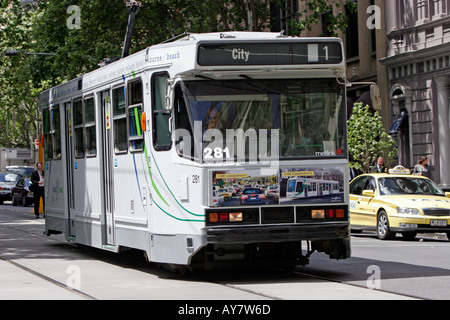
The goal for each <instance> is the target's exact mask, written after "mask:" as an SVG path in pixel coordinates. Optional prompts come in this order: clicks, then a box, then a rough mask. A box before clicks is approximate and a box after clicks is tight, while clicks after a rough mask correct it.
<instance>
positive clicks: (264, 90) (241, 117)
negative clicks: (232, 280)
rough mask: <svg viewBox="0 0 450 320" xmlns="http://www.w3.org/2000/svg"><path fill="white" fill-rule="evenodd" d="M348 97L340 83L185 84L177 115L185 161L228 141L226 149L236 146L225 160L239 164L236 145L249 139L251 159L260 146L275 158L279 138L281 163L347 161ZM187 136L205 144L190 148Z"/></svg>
mask: <svg viewBox="0 0 450 320" xmlns="http://www.w3.org/2000/svg"><path fill="white" fill-rule="evenodd" d="M342 93H343V87H342V86H341V85H339V84H338V83H337V82H336V80H335V79H301V80H298V79H288V80H280V79H273V80H250V79H248V80H233V81H231V80H228V81H214V80H210V81H209V80H208V81H187V82H182V83H180V84H179V85H178V86H177V88H176V91H175V94H176V98H175V108H174V109H175V125H176V129H183V130H182V131H181V132H184V134H179V135H178V136H177V137H176V142H175V143H176V145H177V146H178V152H179V154H180V156H184V157H189V158H192V159H197V160H198V159H204V155H205V154H204V152H205V150H206V149H205V146H207V145H208V143H210V142H211V141H215V142H217V140H218V139H220V138H222V139H223V141H224V143H223V148H224V149H225V148H226V146H227V144H226V143H225V141H228V142H230V141H234V142H235V143H234V144H232V146H233V147H232V148H231V150H229V149H227V150H226V151H227V153H226V154H225V153H224V156H226V157H234V158H238V157H239V152H238V151H236V148H237V147H236V146H237V145H238V143H236V139H238V137H240V136H239V133H243V137H244V141H243V143H244V144H245V148H244V149H245V151H244V152H245V158H247V159H248V158H249V157H251V154H250V153H251V150H252V147H254V146H255V144H256V147H257V148H260V149H261V148H262V147H264V148H266V150H268V153H270V152H271V150H273V149H271V145H273V139H271V137H272V136H273V135H276V137H277V139H278V142H277V148H278V150H277V151H276V152H277V153H278V154H277V155H276V156H277V157H278V158H279V159H295V158H320V157H345V156H346V155H347V150H346V141H345V139H346V134H345V130H346V126H345V121H346V116H345V113H346V110H345V108H344V104H343V97H342ZM194 128H195V130H194ZM179 132H180V131H179ZM186 135H190V136H194V135H197V136H200V138H197V139H192V140H191V141H189V143H188V144H187V142H188V141H186V140H187V138H186ZM181 136H183V137H181ZM241 136H242V135H241ZM211 137H213V138H211ZM230 137H231V138H230ZM255 137H256V139H257V141H254V140H255ZM227 139H228V140H227ZM194 141H196V142H194ZM181 142H182V143H181ZM180 143H181V144H180ZM264 143H267V146H263V144H264ZM186 145H189V146H190V147H189V148H187V147H186ZM216 145H217V143H216ZM228 146H229V144H228ZM216 151H217V150H216ZM216 153H217V152H216ZM192 155H194V156H192Z"/></svg>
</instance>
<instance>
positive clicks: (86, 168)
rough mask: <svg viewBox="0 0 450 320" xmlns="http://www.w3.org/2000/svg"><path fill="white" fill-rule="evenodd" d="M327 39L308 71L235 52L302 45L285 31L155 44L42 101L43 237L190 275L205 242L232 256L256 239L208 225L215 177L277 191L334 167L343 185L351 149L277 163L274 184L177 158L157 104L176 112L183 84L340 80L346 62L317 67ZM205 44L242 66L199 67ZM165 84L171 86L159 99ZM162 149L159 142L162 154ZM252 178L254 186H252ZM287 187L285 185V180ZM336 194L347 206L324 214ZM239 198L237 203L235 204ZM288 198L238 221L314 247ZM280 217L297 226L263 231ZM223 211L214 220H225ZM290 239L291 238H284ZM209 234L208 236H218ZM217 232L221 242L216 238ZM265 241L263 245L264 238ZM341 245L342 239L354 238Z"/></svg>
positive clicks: (242, 168) (247, 167)
mask: <svg viewBox="0 0 450 320" xmlns="http://www.w3.org/2000/svg"><path fill="white" fill-rule="evenodd" d="M326 40H330V39H328V38H325V40H324V39H316V42H314V41H313V45H312V47H311V50H312V53H310V54H311V56H310V57H309V58H311V60H312V61H313V63H311V64H306V63H304V64H286V65H285V64H276V65H275V64H274V65H259V64H254V65H251V64H245V63H246V61H245V60H246V59H247V60H248V59H249V54H250V53H248V51H245V50H244V49H240V48H241V47H240V46H239V43H240V42H246V43H255V44H256V43H270V44H272V45H273V44H274V43H275V44H276V43H284V42H289V43H294V42H296V41H300V39H299V38H290V37H282V36H280V34H278V33H247V32H230V33H226V34H219V33H213V34H192V35H188V36H186V37H184V38H182V39H180V40H177V41H174V42H170V43H165V44H159V45H155V46H152V47H150V48H148V49H146V50H142V51H140V52H137V53H135V54H133V55H131V56H129V57H126V58H124V59H121V60H119V61H117V62H114V63H111V64H109V65H106V66H104V67H102V68H100V69H98V70H95V71H92V72H90V73H88V74H86V75H83V76H82V77H80V78H77V79H74V80H72V81H69V82H67V83H64V84H62V85H60V86H57V87H54V88H52V89H49V90H47V91H45V92H43V93H42V94H41V97H40V107H41V109H42V110H43V112H44V121H45V119H47V122H48V123H49V124H51V125H49V126H48V128H47V129H45V130H44V131H45V132H44V140H45V144H46V145H45V150H44V153H45V163H44V168H45V175H46V183H45V196H46V208H45V211H46V213H45V217H46V218H45V219H46V233H47V235H51V234H55V233H64V234H65V235H66V238H67V239H68V240H70V241H74V242H77V243H81V244H85V245H89V246H93V247H97V248H102V249H106V250H111V251H115V252H118V251H119V250H121V249H122V248H135V249H139V250H143V251H144V252H145V253H146V255H147V257H148V259H149V260H150V261H152V262H161V263H167V264H174V265H189V264H191V262H192V261H191V260H192V258H193V256H194V255H195V254H196V253H198V252H199V251H200V250H202V249H205V247H206V246H207V245H208V244H211V243H215V244H217V243H220V241H221V240H220V239H224V240H223V242H224V247H227V245H228V247H231V248H233V246H237V247H240V246H241V245H242V246H243V245H246V244H249V243H252V240H251V238H252V236H251V234H252V231H251V229H247V228H246V227H245V228H244V227H243V226H239V227H238V228H237V229H239V230H241V231H242V232H243V233H242V234H241V235H239V236H236V237H232V238H229V239H228V238H227V237H226V236H224V235H225V232H226V230H225V229H227V228H228V229H232V227H233V226H231V225H226V226H219V227H215V226H211V225H209V223H208V222H207V220H208V219H210V220H211V221H212V219H213V218H212V216H211V215H212V214H213V213H214V214H215V213H216V212H215V211H214V210H213V209H214V205H215V201H216V198H215V194H214V191H213V190H215V189H214V184H215V183H216V181H217V179H216V178H215V177H216V175H217V174H223V172H225V176H224V177H237V176H236V174H240V177H244V176H246V178H242V179H241V180H239V179H233V178H223V179H222V180H221V181H220V182H221V183H226V184H227V183H228V184H229V185H230V186H231V185H232V182H231V181H232V180H235V181H238V182H237V184H238V185H240V186H243V185H245V184H246V183H249V184H250V183H253V185H256V184H257V182H258V181H257V180H258V179H259V180H260V182H261V181H266V182H270V179H272V183H274V182H273V181H275V180H276V181H278V183H279V184H281V181H282V180H283V177H284V176H286V177H288V176H290V177H295V176H294V175H292V174H291V175H289V174H285V173H289V172H291V171H293V170H297V171H301V170H304V169H302V168H309V169H308V170H313V171H314V170H315V169H314V168H317V169H316V171H321V172H322V171H324V169H323V168H325V169H326V170H325V171H327V170H328V169H329V170H328V171H333V174H335V175H336V172H337V174H338V175H339V177H340V178H341V180H342V181H348V170H347V168H348V159H347V157H346V156H345V155H346V151H345V150H344V156H343V157H322V158H318V159H314V160H313V161H311V160H310V161H309V162H308V163H302V162H301V161H299V160H298V159H288V158H287V159H281V160H280V161H277V165H278V168H276V169H274V171H272V172H271V173H270V175H267V176H266V175H264V174H263V173H260V172H259V171H258V173H255V174H250V175H248V172H253V171H254V170H260V171H261V170H262V169H264V168H266V167H267V165H264V166H266V167H264V166H261V164H258V163H256V164H255V163H245V162H244V163H237V162H233V163H230V162H226V161H225V162H212V163H207V162H203V161H192V160H191V159H188V158H186V157H183V156H180V152H177V148H176V147H175V144H174V142H173V141H174V130H173V128H175V126H176V124H175V120H174V117H173V113H174V111H173V110H171V108H168V107H163V108H159V109H157V108H156V107H155V105H158V103H160V104H163V105H164V104H165V103H173V100H174V97H173V92H172V96H170V94H169V95H168V96H166V94H167V91H166V89H167V84H169V85H172V86H174V85H175V84H176V83H177V82H181V81H201V80H204V79H214V80H218V81H219V80H224V81H228V80H230V81H231V80H237V79H238V80H240V81H242V80H243V79H246V78H249V79H250V78H251V79H291V78H292V79H293V78H295V79H309V78H314V79H319V80H320V79H322V78H327V79H336V78H337V77H338V78H342V79H344V78H345V63H344V59H342V61H339V62H336V63H332V64H329V65H328V64H323V63H322V64H315V63H314V62H315V61H316V59H319V58H318V57H316V55H318V54H319V53H318V51H317V50H318V49H317V48H316V47H317V43H320V42H321V41H326ZM308 41H311V39H308ZM332 41H338V40H336V39H333V40H332ZM339 41H340V40H339ZM208 43H213V44H216V45H217V46H220V44H221V43H226V44H236V50H235V51H233V50H232V51H231V52H229V54H230V55H231V57H232V59H235V60H236V61H237V62H239V61H240V60H242V63H243V64H239V63H240V62H239V63H238V64H237V65H235V66H230V65H220V64H216V65H214V66H206V65H200V64H199V60H198V59H199V58H198V48H199V45H201V44H208ZM339 43H340V42H339ZM327 49H328V48H327ZM324 54H328V52H325V53H324ZM342 56H343V54H342ZM327 58H328V57H327ZM168 80H170V81H168ZM158 81H159V82H158ZM158 83H164V84H165V85H166V88H164V92H163V91H162V90H163V89H162V88H160V87H158ZM171 83H172V84H171ZM155 88H156V89H155ZM343 90H345V89H343ZM172 91H173V90H172ZM318 96H320V95H318ZM343 96H344V95H343ZM171 112H172V114H171ZM143 115H145V116H143ZM293 117H294V116H292V117H291V118H292V119H294V118H293ZM291 118H289V119H291ZM162 119H163V120H162ZM166 120H167V121H166ZM164 121H166V122H167V125H168V126H169V127H171V126H173V128H172V130H170V128H168V132H169V134H170V136H167V134H166V136H161V137H157V135H158V134H159V132H160V130H159V129H158V131H156V129H155V126H156V124H158V126H164ZM177 121H178V120H177ZM180 121H181V120H180ZM292 121H294V120H292ZM124 127H126V128H127V129H126V135H125V136H123V135H121V134H120V133H119V132H121V131H120V130H123V129H124ZM166 131H167V130H166ZM124 132H125V131H124ZM158 139H160V140H158ZM169 140H170V143H169V142H168V141H169ZM159 141H162V142H161V146H160V145H159V143H160V142H159ZM169 144H170V146H169ZM261 168H262V169H261ZM310 168H312V169H310ZM263 171H264V170H263ZM261 172H262V171H261ZM316 173H317V172H316ZM226 174H228V176H226ZM317 174H318V173H317ZM233 175H234V176H233ZM322 175H323V173H322ZM255 176H256V177H257V178H254V179H253V181H251V179H252V177H255ZM258 177H259V178H258ZM261 177H262V178H261ZM215 179H216V180H215ZM277 179H278V180H277ZM284 180H286V181H287V178H286V179H284ZM284 180H283V181H284ZM255 182H256V183H255ZM275 183H276V182H275ZM260 184H262V183H259V184H258V185H260ZM340 188H342V190H344V191H345V192H336V193H338V194H340V195H341V197H340V198H333V199H334V200H330V199H331V198H330V199H323V200H320V199H319V200H318V201H319V203H322V204H324V205H326V206H328V207H329V206H330V203H333V202H330V201H335V203H336V204H337V205H339V206H340V207H343V208H346V207H347V206H348V195H347V194H348V187H347V185H346V184H343V183H342V182H341V186H340ZM239 192H243V190H240V191H239ZM250 198H251V197H250ZM260 198H264V197H262V196H260ZM237 199H238V198H237V196H234V198H233V201H235V202H236V201H238V200H237ZM242 199H244V198H241V201H245V200H242ZM289 200H290V199H289V196H286V197H285V198H283V196H280V197H279V199H275V198H274V197H272V198H270V199H266V200H265V201H266V202H265V203H264V204H263V205H260V204H257V205H252V204H250V205H249V206H245V210H247V211H245V210H244V211H243V212H244V215H247V214H250V215H251V214H253V213H255V214H256V215H258V217H259V218H258V219H259V221H256V220H255V221H253V222H252V225H251V226H250V227H252V228H255V227H256V225H257V226H258V228H259V227H261V228H262V227H265V228H266V229H268V228H272V227H273V228H279V225H280V224H281V225H282V226H284V225H283V223H285V225H286V226H288V227H287V228H282V229H279V230H278V229H276V230H275V229H274V230H275V231H274V232H273V233H272V234H273V235H271V233H270V232H268V233H265V232H266V231H264V232H263V234H262V235H261V236H260V237H256V238H255V239H256V240H255V242H258V243H265V242H267V243H273V242H284V241H286V242H293V241H297V240H298V241H301V240H311V239H312V238H311V237H309V236H308V235H306V236H305V238H301V236H296V235H295V234H297V233H298V234H302V235H304V234H303V233H302V232H300V231H296V230H297V229H296V228H298V226H296V225H295V224H296V223H297V224H298V223H299V219H300V218H299V217H300V214H299V212H300V209H299V208H300V207H298V208H297V206H298V205H299V203H294V204H292V203H291V202H289ZM270 201H272V202H270ZM274 201H275V202H274ZM269 202H270V204H272V205H269ZM265 206H267V208H266V207H265ZM269 207H270V208H271V209H270V208H269ZM278 207H280V208H284V209H283V210H284V211H283V210H282V211H283V212H284V213H283V214H285V215H286V216H287V215H289V214H291V215H293V218H292V221H291V218H289V219H287V220H286V221H285V222H284V220H277V218H275V220H274V221H275V222H274V223H266V225H264V226H263V224H264V221H263V220H264V217H266V216H267V217H269V216H272V215H274V213H273V212H274V210H275V209H276V208H278ZM328 207H327V208H328ZM221 208H224V209H220V210H225V211H226V212H228V211H229V212H230V214H231V213H234V214H235V213H240V211H239V208H241V206H239V205H238V204H236V203H234V202H233V204H230V202H228V203H227V202H226V201H225V202H224V203H223V205H222V207H221ZM227 208H228V209H227ZM220 210H219V211H217V212H218V215H219V216H220V214H221V211H220ZM227 210H228V211H227ZM252 210H253V211H252ZM271 210H272V211H271ZM275 211H276V210H275ZM210 216H211V217H210ZM255 219H256V218H255ZM267 219H269V218H267ZM267 221H269V220H267ZM329 223H331V222H329ZM336 223H338V224H339V227H340V228H342V230H344V231H345V229H346V228H347V229H348V216H346V219H344V220H342V221H339V222H336ZM275 224H276V225H275ZM222 227H226V228H222ZM250 227H249V228H250ZM330 228H331V227H330ZM255 230H256V229H255ZM277 230H278V231H277ZM284 230H288V234H287V235H286V237H285V238H283V237H284V236H283V232H285V231H284ZM209 232H212V233H211V235H210V234H209ZM232 232H236V230H233V231H232ZM255 232H258V231H255ZM327 232H328V231H327ZM330 232H331V231H330ZM216 234H220V236H219V238H217V239H216V240H214V239H215V238H214V237H215V235H216ZM264 235H267V237H266V238H263V237H264ZM340 237H341V238H342V239H347V238H348V234H347V235H343V236H340ZM211 239H212V240H211ZM227 239H228V240H227ZM239 239H241V240H239ZM330 239H331V238H330ZM342 239H340V240H342ZM345 241H346V240H345ZM345 241H344V242H345ZM216 249H217V247H216V248H215V250H216ZM341 251H342V250H341ZM347 251H348V248H347ZM214 255H215V257H216V258H217V260H221V257H223V255H222V254H217V252H216V253H215V254H214ZM231 256H232V257H236V256H239V255H236V254H235V255H233V254H231ZM341 256H342V255H341ZM344 256H345V254H344Z"/></svg>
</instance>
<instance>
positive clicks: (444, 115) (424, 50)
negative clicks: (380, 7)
mask: <svg viewBox="0 0 450 320" xmlns="http://www.w3.org/2000/svg"><path fill="white" fill-rule="evenodd" d="M385 5H386V7H389V10H386V35H387V55H386V58H384V59H381V63H382V64H383V65H384V66H386V68H387V72H388V82H387V89H388V92H389V97H388V101H389V102H388V110H389V117H390V119H391V120H390V121H391V125H390V134H391V135H392V136H393V137H395V139H396V141H397V144H398V162H399V163H400V164H402V165H404V166H406V167H413V166H414V165H415V164H416V162H417V160H418V159H419V158H421V157H423V156H425V157H427V158H428V164H429V166H430V169H431V172H432V178H433V180H434V181H435V182H437V183H438V184H440V185H441V187H443V188H444V189H449V188H450V113H449V97H450V0H385Z"/></svg>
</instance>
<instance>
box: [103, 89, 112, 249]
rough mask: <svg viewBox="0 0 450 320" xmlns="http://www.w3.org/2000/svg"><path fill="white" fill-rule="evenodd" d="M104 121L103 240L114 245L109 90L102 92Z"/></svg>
mask: <svg viewBox="0 0 450 320" xmlns="http://www.w3.org/2000/svg"><path fill="white" fill-rule="evenodd" d="M100 99H101V108H100V109H101V119H102V121H101V123H102V148H103V150H102V152H100V154H101V157H102V159H101V161H102V168H103V169H102V183H103V215H104V217H103V221H104V224H105V227H104V229H103V232H104V236H103V241H104V243H105V244H107V245H114V219H113V217H114V173H113V170H114V168H113V165H114V163H113V143H114V141H113V137H112V128H111V123H112V120H111V96H110V92H109V91H104V92H102V93H101V98H100Z"/></svg>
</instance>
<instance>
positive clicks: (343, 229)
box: [205, 221, 350, 244]
mask: <svg viewBox="0 0 450 320" xmlns="http://www.w3.org/2000/svg"><path fill="white" fill-rule="evenodd" d="M205 231H206V239H207V242H208V243H211V244H215V243H228V244H239V243H241V244H246V243H262V242H289V241H302V240H307V241H321V240H325V241H326V240H338V239H347V238H349V237H350V233H349V223H348V222H347V221H345V222H327V223H317V224H313V223H311V224H286V225H256V226H229V225H227V226H221V227H206V228H205Z"/></svg>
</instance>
